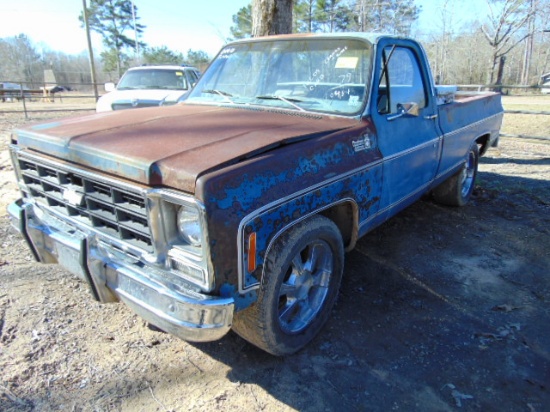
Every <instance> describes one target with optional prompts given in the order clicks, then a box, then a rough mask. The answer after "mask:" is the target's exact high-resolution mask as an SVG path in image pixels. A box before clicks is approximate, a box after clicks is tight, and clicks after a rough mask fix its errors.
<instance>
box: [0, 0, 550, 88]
mask: <svg viewBox="0 0 550 412" xmlns="http://www.w3.org/2000/svg"><path fill="white" fill-rule="evenodd" d="M88 3H89V7H88V8H87V15H88V24H89V27H90V29H91V30H93V31H95V32H97V33H99V34H100V35H101V38H102V40H103V51H102V52H101V54H100V56H99V59H96V60H99V61H96V64H97V66H98V68H97V70H96V71H97V72H98V73H99V74H100V75H99V76H98V81H99V82H100V83H101V82H104V81H116V80H118V78H119V77H120V75H121V74H122V73H123V72H124V71H125V70H126V69H127V68H128V67H130V66H133V65H138V64H143V63H146V64H182V63H187V64H190V65H195V66H199V67H201V68H203V67H205V66H206V65H207V63H208V62H209V60H210V56H208V54H207V53H206V52H204V51H201V50H198V51H194V50H188V52H187V53H186V54H185V55H184V54H183V53H181V52H177V51H173V50H170V49H169V48H168V47H167V46H160V47H149V46H148V45H147V44H145V43H144V42H143V41H142V40H141V38H142V37H143V33H144V31H145V30H146V29H147V27H146V26H145V25H143V24H141V23H140V20H141V19H140V16H139V10H138V8H137V7H136V6H135V4H134V3H133V2H132V1H130V0H89V2H88ZM461 3H462V2H461V1H460V0H438V5H439V7H438V11H437V15H436V16H434V18H433V23H432V24H431V25H430V27H429V30H426V28H424V27H419V25H418V19H419V16H420V14H421V13H422V12H423V11H422V8H421V7H420V6H419V5H417V4H416V1H415V0H252V1H251V4H250V5H248V6H246V7H243V8H241V9H240V10H237V11H236V13H235V14H234V15H233V16H232V20H231V21H232V23H233V24H232V26H231V28H230V34H231V37H230V38H229V39H227V40H228V41H230V40H234V39H240V38H246V37H251V36H257V35H261V34H275V33H284V32H295V33H305V32H314V33H315V32H317V33H324V32H346V31H363V32H368V31H375V32H385V33H391V34H396V35H403V36H413V37H416V38H418V39H419V40H421V42H422V43H423V45H424V47H425V49H426V51H427V53H428V56H429V59H430V62H431V65H432V69H433V72H434V74H435V77H436V80H437V81H438V82H439V83H442V84H524V85H535V84H537V83H538V82H539V80H540V77H541V75H543V74H545V73H548V72H549V71H550V32H548V30H550V0H480V5H486V6H487V7H486V8H485V7H484V8H483V10H485V9H486V10H487V11H486V13H485V12H484V13H483V14H480V13H478V15H477V16H476V18H475V19H471V20H469V21H468V22H465V25H463V26H461V25H460V24H459V22H457V21H456V20H457V15H459V13H457V11H458V8H460V7H461ZM285 13H286V14H285ZM75 18H79V20H80V21H81V23H82V26H83V27H84V20H83V18H84V17H83V14H81V15H80V16H75ZM276 23H280V25H277V24H276ZM0 55H2V56H3V58H2V59H0V79H2V80H1V81H19V82H25V83H30V84H33V85H40V84H41V83H42V82H43V81H44V79H43V73H44V70H45V69H53V71H54V73H55V74H56V80H57V83H58V84H71V83H89V82H90V81H91V79H90V74H89V62H88V57H87V55H85V54H82V55H67V54H64V53H61V52H56V51H49V50H45V51H44V50H43V51H42V52H39V51H38V50H37V48H36V47H35V46H34V45H33V43H32V41H31V39H29V38H28V37H27V36H26V35H24V34H21V35H18V36H15V37H9V38H4V39H0Z"/></svg>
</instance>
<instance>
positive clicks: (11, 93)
mask: <svg viewBox="0 0 550 412" xmlns="http://www.w3.org/2000/svg"><path fill="white" fill-rule="evenodd" d="M12 84H14V83H12ZM17 84H19V85H20V88H19V89H15V88H10V89H2V88H0V102H4V103H5V102H21V103H22V107H21V108H20V109H15V108H13V107H9V106H8V105H7V104H6V105H4V104H2V105H0V115H1V114H3V113H21V114H24V116H25V118H26V119H28V117H29V113H43V112H78V111H88V112H89V111H94V110H95V96H94V95H93V93H91V92H90V94H84V93H81V92H70V93H67V92H66V90H65V89H63V90H56V89H55V88H54V87H53V86H54V85H48V84H45V85H44V86H43V87H39V88H24V87H23V84H22V83H17ZM71 86H74V87H75V88H76V89H81V88H88V89H90V90H91V89H92V88H93V87H94V85H93V84H75V85H71ZM496 87H498V89H499V90H500V91H501V92H503V91H510V90H514V91H515V90H521V91H522V92H526V91H528V92H532V93H533V95H538V96H540V93H541V92H543V93H545V92H546V91H548V92H549V93H550V89H549V88H548V87H546V88H545V87H543V86H515V85H502V86H494V85H480V84H474V85H472V84H469V85H458V88H459V90H463V91H465V90H470V91H472V90H473V91H484V90H494V89H495V88H496ZM98 88H99V89H103V85H101V86H99V87H98ZM58 89H59V88H58ZM63 99H65V103H64V104H63V105H60V104H53V103H56V101H57V103H63ZM72 99H74V100H72ZM79 99H81V100H80V101H81V102H83V101H86V104H70V101H71V100H72V101H73V102H75V101H78V100H79ZM36 101H38V102H40V103H47V104H46V105H41V106H40V105H38V106H37V105H35V104H33V106H34V107H31V108H30V109H29V107H28V105H27V103H29V102H33V103H35V102H36ZM67 101H69V103H67ZM29 106H30V105H29ZM504 113H505V114H511V115H514V114H519V115H543V116H548V115H550V111H529V110H505V111H504ZM501 136H504V137H514V138H525V139H536V140H547V141H550V136H530V135H524V134H518V135H512V134H506V133H501Z"/></svg>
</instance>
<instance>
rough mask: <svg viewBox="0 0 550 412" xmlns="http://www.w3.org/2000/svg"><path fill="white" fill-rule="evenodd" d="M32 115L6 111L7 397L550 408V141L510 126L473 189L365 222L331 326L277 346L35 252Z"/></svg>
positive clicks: (12, 404)
mask: <svg viewBox="0 0 550 412" xmlns="http://www.w3.org/2000/svg"><path fill="white" fill-rule="evenodd" d="M39 117H42V118H45V116H39ZM35 119H36V117H35ZM22 123H24V120H23V118H22V116H21V115H3V116H1V117H0V134H1V136H0V138H1V146H0V155H1V157H0V239H1V240H0V241H1V243H2V248H1V252H0V371H1V373H0V410H2V411H119V410H120V411H164V412H166V411H210V410H221V411H233V410H235V411H262V410H265V411H290V410H299V411H315V412H317V411H366V410H368V411H390V410H396V411H456V410H463V411H481V410H483V411H526V412H540V411H550V253H549V252H548V249H550V183H549V182H550V142H543V141H536V140H531V141H526V140H521V139H513V138H504V139H502V142H501V146H500V147H499V148H497V149H491V150H490V151H489V153H488V155H487V156H486V157H484V158H483V159H482V161H481V164H480V173H479V176H478V182H477V186H476V189H475V193H474V197H473V201H472V202H471V203H470V204H469V205H467V206H466V207H464V208H448V207H442V206H439V205H437V204H435V203H433V202H432V201H431V200H429V199H425V200H422V201H420V202H418V203H416V204H415V205H413V206H411V207H410V208H408V209H407V210H405V211H404V212H402V213H401V214H400V215H399V216H397V217H395V218H394V219H393V220H391V221H389V222H387V223H386V224H384V225H383V226H381V227H380V228H378V229H376V230H375V231H373V232H371V233H370V234H369V235H367V236H366V237H365V238H363V239H362V240H361V241H360V242H359V244H358V245H357V248H356V249H355V250H354V251H352V252H351V253H349V254H348V255H347V256H346V269H345V274H344V280H343V284H342V289H341V293H340V296H339V300H338V304H337V305H336V308H335V310H334V311H333V315H332V317H331V319H330V321H329V323H328V325H327V326H326V328H325V329H324V330H323V331H322V333H321V334H320V335H319V336H318V337H317V338H316V339H315V340H314V341H313V342H312V343H311V344H310V345H309V346H308V347H307V348H305V349H304V350H302V351H301V352H299V353H298V354H296V355H294V356H291V357H287V358H276V357H272V356H270V355H267V354H266V353H264V352H262V351H260V350H258V349H256V348H255V347H253V346H252V345H250V344H248V343H246V342H245V341H243V340H242V339H240V338H239V337H238V336H236V335H235V334H233V333H230V334H228V335H227V336H226V337H224V338H223V339H221V340H220V341H217V342H212V343H206V344H191V343H186V342H183V341H181V340H178V339H177V338H173V337H171V336H170V335H167V334H163V333H161V332H157V331H154V330H151V329H149V328H148V327H147V325H146V324H145V322H144V321H142V320H141V319H140V318H139V317H137V316H136V315H134V314H133V313H131V312H130V311H129V310H128V309H127V308H126V307H125V306H123V305H122V304H110V305H100V304H98V303H96V302H95V301H94V300H93V298H92V296H91V295H90V294H89V292H88V289H87V288H86V286H85V285H84V284H83V283H81V282H80V281H79V280H78V279H77V278H75V277H73V276H72V275H70V274H68V273H66V272H65V271H63V270H61V269H60V268H58V267H57V266H49V265H41V264H37V263H34V262H33V260H32V257H31V255H30V253H29V251H28V250H27V248H26V247H25V246H24V244H23V241H22V240H21V238H20V237H19V236H18V235H16V234H15V233H14V232H13V231H12V230H10V229H9V224H8V220H7V217H6V216H5V209H6V205H7V204H8V203H9V202H10V201H11V200H12V199H15V198H16V196H17V190H16V187H15V183H14V179H13V171H12V167H11V164H10V162H9V156H8V153H7V142H8V137H9V131H10V130H11V129H12V128H13V127H14V126H16V125H18V124H22ZM544 129H545V130H541V131H542V132H543V133H542V134H543V135H544V134H546V135H547V136H548V135H550V129H546V127H544Z"/></svg>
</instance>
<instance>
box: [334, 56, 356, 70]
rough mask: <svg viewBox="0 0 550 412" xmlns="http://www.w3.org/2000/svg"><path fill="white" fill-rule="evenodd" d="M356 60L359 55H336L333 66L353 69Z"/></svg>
mask: <svg viewBox="0 0 550 412" xmlns="http://www.w3.org/2000/svg"><path fill="white" fill-rule="evenodd" d="M358 61H359V57H338V60H336V65H335V66H334V67H335V68H337V69H355V68H356V67H357V62H358Z"/></svg>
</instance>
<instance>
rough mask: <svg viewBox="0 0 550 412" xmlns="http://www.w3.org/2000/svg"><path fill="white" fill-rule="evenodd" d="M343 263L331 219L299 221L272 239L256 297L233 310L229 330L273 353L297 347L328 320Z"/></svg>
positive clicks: (312, 335) (338, 240)
mask: <svg viewBox="0 0 550 412" xmlns="http://www.w3.org/2000/svg"><path fill="white" fill-rule="evenodd" d="M343 267H344V247H343V242H342V236H341V235H340V231H339V230H338V228H337V227H336V225H335V224H334V223H333V222H332V221H331V220H329V219H327V218H325V217H322V216H314V217H313V218H311V219H308V220H307V221H304V222H301V223H298V224H297V225H296V226H294V227H293V228H292V229H291V230H289V231H288V232H286V233H284V234H283V235H282V236H281V237H280V238H279V239H277V240H276V241H275V243H274V245H273V247H272V248H271V250H270V252H269V254H268V256H267V258H266V261H265V268H264V275H263V278H262V281H261V285H260V289H259V290H258V300H257V301H256V302H255V303H254V304H253V305H252V306H251V307H249V308H247V309H245V310H243V311H242V312H239V313H237V314H236V315H235V319H234V324H233V330H234V331H235V332H236V333H237V334H239V335H240V336H241V337H243V338H244V339H246V340H247V341H249V342H250V343H252V344H254V345H256V346H258V347H259V348H261V349H263V350H265V351H267V352H269V353H271V354H273V355H278V356H281V355H290V354H292V353H294V352H296V351H298V350H300V349H301V348H303V347H304V346H305V345H307V344H308V343H309V342H310V341H311V340H312V339H313V338H314V337H315V336H316V335H317V333H318V332H319V331H320V330H321V328H322V327H323V325H324V324H325V322H326V321H327V319H328V317H329V314H330V311H331V309H332V306H333V305H334V302H335V300H336V296H337V294H338V289H339V287H340V281H341V279H342V272H343Z"/></svg>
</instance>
